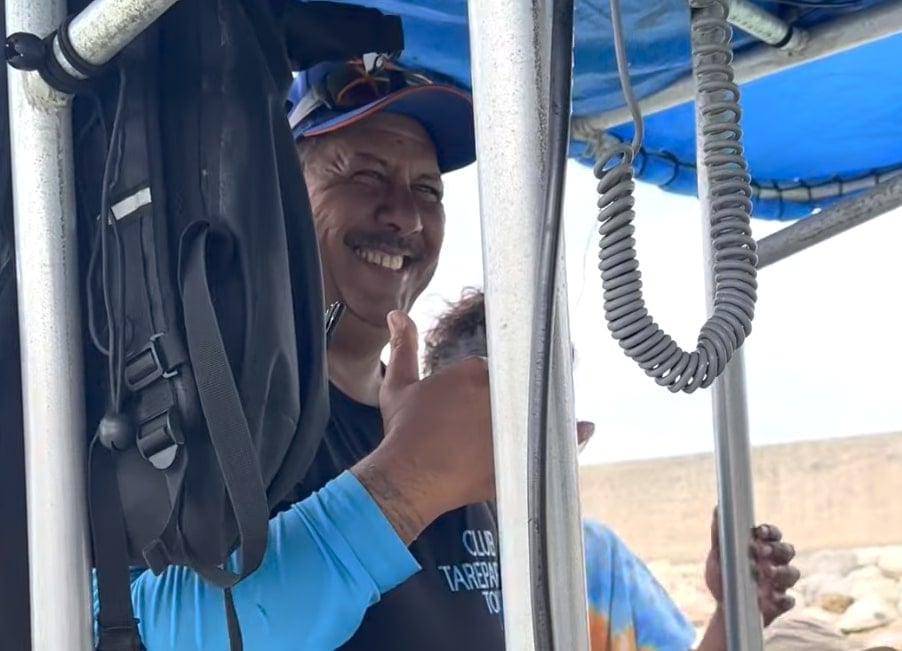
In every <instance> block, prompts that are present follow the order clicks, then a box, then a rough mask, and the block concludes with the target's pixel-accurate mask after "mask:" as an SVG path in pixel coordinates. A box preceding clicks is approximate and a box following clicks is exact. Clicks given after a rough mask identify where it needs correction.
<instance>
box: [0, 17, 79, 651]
mask: <svg viewBox="0 0 902 651" xmlns="http://www.w3.org/2000/svg"><path fill="white" fill-rule="evenodd" d="M6 12H7V13H6V20H7V23H6V24H7V29H8V31H9V32H10V33H13V32H17V31H27V32H32V33H36V34H47V33H49V32H51V31H52V30H53V29H55V28H56V26H57V25H59V23H60V22H61V21H62V20H63V18H64V17H65V15H66V3H65V1H64V0H42V1H38V0H7V3H6ZM4 65H5V64H4ZM9 99H10V143H11V154H12V157H11V162H12V177H13V200H14V208H15V234H16V238H15V239H16V260H17V273H18V290H19V291H18V293H19V337H20V339H21V355H22V389H23V407H24V417H25V469H26V485H27V494H28V544H29V555H30V589H31V617H32V620H31V635H32V648H33V649H34V650H35V651H55V650H57V649H77V650H87V649H90V648H91V646H92V645H91V642H92V635H91V621H92V620H91V592H90V587H89V581H88V577H89V568H90V563H89V548H88V530H87V524H88V520H87V502H86V496H85V449H86V448H85V441H86V438H85V414H84V383H83V382H82V377H83V373H82V349H81V346H82V336H81V314H80V305H79V284H78V270H79V266H78V255H77V252H78V248H77V238H76V229H75V189H74V178H73V167H72V166H73V162H72V125H71V107H70V104H69V98H68V97H66V96H65V95H62V94H60V93H57V92H56V91H53V90H52V89H50V88H49V87H48V86H47V85H46V84H44V83H43V80H41V78H40V77H39V76H38V75H37V74H36V73H23V72H20V71H18V70H13V69H10V70H9Z"/></svg>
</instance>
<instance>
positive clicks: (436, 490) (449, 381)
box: [352, 311, 495, 542]
mask: <svg viewBox="0 0 902 651" xmlns="http://www.w3.org/2000/svg"><path fill="white" fill-rule="evenodd" d="M388 325H389V330H390V331H391V343H390V346H391V354H390V358H389V363H388V368H387V369H386V372H385V378H384V380H383V383H382V387H381V390H380V393H379V407H380V410H381V412H382V421H383V425H384V429H385V438H384V440H383V442H382V443H381V444H380V446H379V447H378V448H377V449H376V450H375V451H374V452H373V453H372V454H371V455H370V456H369V457H367V458H366V459H364V460H363V461H361V462H360V464H358V465H357V466H355V468H354V469H352V471H353V472H354V473H355V475H357V477H358V478H359V479H360V481H361V482H362V483H363V484H364V486H366V488H367V489H368V490H369V491H370V493H371V495H373V497H374V499H375V500H376V502H377V503H378V504H379V506H380V508H382V510H383V512H384V513H385V514H386V515H387V516H388V518H389V520H390V521H392V524H393V525H394V526H395V529H396V530H397V531H398V533H399V535H401V537H402V538H404V539H405V541H406V542H410V541H411V540H413V539H414V538H416V536H417V535H418V534H419V532H420V531H422V529H423V528H425V526H426V525H428V524H429V523H430V522H432V521H433V520H434V519H435V518H437V517H438V516H440V515H442V514H443V513H446V512H448V511H451V510H453V509H455V508H458V507H460V506H464V505H467V504H473V503H477V502H483V501H488V500H492V499H494V497H495V480H494V476H495V473H494V458H493V453H492V424H491V409H490V404H489V374H488V366H487V364H486V361H485V359H483V358H480V357H471V358H467V359H464V360H462V361H460V362H458V363H456V364H453V365H450V366H447V367H445V368H443V369H441V370H439V371H437V372H435V373H433V374H432V375H430V376H429V377H427V378H425V379H423V380H421V379H420V377H419V371H418V358H417V330H416V326H415V325H414V323H413V321H411V319H410V318H409V317H408V316H407V315H406V314H404V313H403V312H397V311H396V312H392V313H390V314H389V315H388Z"/></svg>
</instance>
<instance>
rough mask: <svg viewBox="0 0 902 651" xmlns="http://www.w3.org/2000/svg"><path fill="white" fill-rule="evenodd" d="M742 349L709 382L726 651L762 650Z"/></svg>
mask: <svg viewBox="0 0 902 651" xmlns="http://www.w3.org/2000/svg"><path fill="white" fill-rule="evenodd" d="M705 101H706V100H705V96H704V95H701V96H696V99H695V111H696V115H695V123H696V131H695V138H696V157H697V161H698V164H697V170H698V197H699V205H700V207H701V212H702V233H703V234H702V237H703V238H704V257H705V290H706V294H707V308H708V315H709V316H710V315H711V314H712V313H713V311H714V251H713V250H712V247H711V205H710V201H709V199H708V188H709V180H708V171H707V167H706V166H705V165H703V164H702V161H704V159H705V153H704V148H703V143H704V139H703V137H702V129H701V125H702V119H701V111H702V109H703V108H704V106H705ZM743 352H744V351H743V350H742V349H741V348H740V349H739V350H737V351H736V352H735V353H734V354H733V358H732V360H731V361H730V363H729V364H728V365H727V367H726V369H725V370H724V373H723V374H722V375H721V376H720V377H719V378H717V379H716V380H715V381H714V384H713V385H712V386H711V400H712V407H713V418H714V450H715V461H716V467H717V495H718V504H719V508H720V556H721V559H720V560H721V562H720V566H721V575H722V577H723V586H724V616H725V621H726V629H727V649H729V651H762V649H763V648H764V637H763V631H762V627H761V613H760V610H759V608H758V595H757V589H756V586H755V582H754V580H753V578H752V571H751V570H752V565H751V562H750V557H749V550H750V545H751V543H752V537H751V532H752V527H753V526H754V503H753V496H752V469H751V453H750V448H749V424H748V407H747V404H746V390H745V365H744V362H743Z"/></svg>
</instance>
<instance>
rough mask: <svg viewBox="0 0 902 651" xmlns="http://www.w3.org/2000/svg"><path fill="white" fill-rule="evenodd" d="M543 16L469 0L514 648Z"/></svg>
mask: <svg viewBox="0 0 902 651" xmlns="http://www.w3.org/2000/svg"><path fill="white" fill-rule="evenodd" d="M550 22H551V13H550V5H549V4H548V3H546V2H544V1H543V0H532V1H531V2H524V1H522V0H504V1H500V0H471V1H470V2H469V25H470V47H471V53H472V54H471V71H472V75H473V90H474V101H475V113H476V141H477V146H478V151H479V163H478V166H479V167H478V169H479V196H480V209H481V214H482V236H483V262H484V269H485V290H486V317H487V331H488V332H487V334H488V347H489V366H490V371H491V389H492V423H493V435H494V450H495V477H496V482H495V483H496V490H497V496H498V516H499V524H500V549H501V576H502V589H503V593H504V623H505V636H506V646H507V648H508V649H517V650H518V651H531V650H533V649H536V635H535V631H534V629H533V619H532V607H533V604H532V598H531V590H530V588H531V585H532V580H533V577H532V575H531V572H532V570H531V567H530V563H529V551H530V550H529V536H528V531H529V529H528V527H529V523H528V521H527V515H528V505H527V500H526V495H527V491H526V488H527V481H529V479H530V478H528V477H527V472H526V469H527V459H526V435H527V428H528V424H529V418H530V417H533V415H531V414H529V409H528V401H529V386H528V377H529V368H530V364H529V353H530V338H531V337H530V335H531V332H530V329H531V324H532V320H533V319H532V314H533V306H534V305H535V303H536V300H537V296H536V284H537V283H536V278H535V268H534V267H533V266H531V265H530V264H529V261H530V260H534V259H535V257H536V255H537V252H538V245H539V237H540V232H539V224H540V223H541V221H542V212H541V211H542V210H543V206H544V205H545V201H544V193H545V191H546V183H547V173H546V172H547V170H546V169H545V167H546V164H547V161H546V150H547V125H548V118H547V116H548V93H549V67H548V62H549V56H550V34H549V26H550ZM511 98H515V99H516V101H511ZM561 255H563V252H561ZM557 273H558V287H559V290H560V291H559V292H558V296H557V298H558V304H557V305H558V309H557V317H556V321H555V336H556V339H557V340H558V341H557V342H556V344H555V346H554V351H553V355H552V367H551V396H550V398H551V405H550V412H549V420H550V425H549V428H550V430H551V431H550V432H549V446H548V447H549V459H548V462H549V463H548V472H549V484H553V483H555V482H556V483H557V485H556V486H555V487H554V488H555V490H554V491H549V494H548V499H547V506H548V510H549V511H553V510H554V509H555V508H557V509H559V511H558V513H557V514H556V515H555V518H554V519H550V518H549V520H548V526H549V528H550V530H551V541H550V542H549V555H550V557H551V558H550V559H549V571H550V574H551V576H550V577H549V578H550V581H551V585H550V590H552V596H553V601H554V604H553V608H552V620H553V627H554V628H553V637H554V640H555V646H556V648H559V649H561V650H562V651H571V649H572V650H575V651H584V650H586V649H587V648H588V640H587V635H586V622H587V614H586V613H587V611H586V594H585V569H584V561H583V550H582V531H581V528H580V523H579V516H578V511H577V508H578V507H577V501H576V495H577V490H578V489H577V484H576V462H575V459H576V457H575V455H576V450H575V431H576V429H575V423H574V413H573V408H572V407H573V398H572V384H571V382H572V378H571V375H570V352H569V341H570V337H569V332H568V323H567V320H566V317H565V314H566V293H565V292H564V288H565V279H564V269H563V265H560V266H559V268H558V272H557ZM565 348H566V353H564V352H563V350H564V349H565ZM571 447H572V448H573V449H570V448H571ZM558 473H560V474H558ZM543 651H544V650H543Z"/></svg>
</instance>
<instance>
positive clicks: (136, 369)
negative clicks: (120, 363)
mask: <svg viewBox="0 0 902 651" xmlns="http://www.w3.org/2000/svg"><path fill="white" fill-rule="evenodd" d="M186 361H188V355H187V354H186V353H185V347H184V346H183V345H182V343H181V340H180V339H179V338H178V337H177V336H176V335H173V334H172V333H168V332H159V333H157V334H155V335H153V336H152V337H151V338H150V341H149V342H148V343H147V345H146V346H145V347H144V348H143V349H142V350H140V351H138V352H137V353H135V354H134V355H132V356H131V357H129V358H128V361H127V362H126V363H125V385H126V386H127V387H128V389H129V391H131V392H132V393H135V392H138V391H140V390H141V389H144V388H146V387H147V386H149V385H150V384H153V383H154V382H156V381H157V380H159V379H160V378H167V379H168V378H171V377H175V376H176V375H178V367H179V366H180V365H182V364H184V363H185V362H186Z"/></svg>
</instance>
